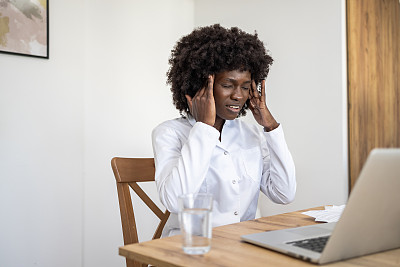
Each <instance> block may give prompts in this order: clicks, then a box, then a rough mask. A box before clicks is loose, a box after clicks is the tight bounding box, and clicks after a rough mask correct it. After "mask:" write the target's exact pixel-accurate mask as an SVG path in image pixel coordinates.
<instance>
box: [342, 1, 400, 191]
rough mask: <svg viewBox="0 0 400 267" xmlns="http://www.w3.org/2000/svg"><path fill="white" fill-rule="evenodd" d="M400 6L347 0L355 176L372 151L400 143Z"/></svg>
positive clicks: (351, 171)
mask: <svg viewBox="0 0 400 267" xmlns="http://www.w3.org/2000/svg"><path fill="white" fill-rule="evenodd" d="M399 10H400V4H399V1H398V0H363V1H358V0H347V46H348V48H347V49H348V116H349V118H348V122H349V161H350V162H349V163H350V164H349V166H350V168H349V175H350V188H352V187H353V185H354V183H355V182H356V179H357V177H358V175H359V173H360V170H361V168H362V166H363V164H364V163H365V160H366V159H367V156H368V154H369V152H370V151H371V150H372V149H373V148H375V147H400V108H399V104H400V67H399V65H400V12H399Z"/></svg>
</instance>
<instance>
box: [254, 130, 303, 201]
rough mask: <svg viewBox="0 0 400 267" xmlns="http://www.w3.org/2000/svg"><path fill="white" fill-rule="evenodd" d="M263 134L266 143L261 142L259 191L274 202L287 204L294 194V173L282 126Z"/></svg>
mask: <svg viewBox="0 0 400 267" xmlns="http://www.w3.org/2000/svg"><path fill="white" fill-rule="evenodd" d="M263 134H264V136H265V140H266V144H263V151H264V153H263V154H264V158H263V162H264V166H263V176H262V179H261V191H262V192H263V193H264V194H265V195H267V196H268V198H269V199H271V200H272V201H273V202H275V203H279V204H288V203H290V202H292V201H293V200H294V197H295V194H296V174H295V165H294V162H293V158H292V155H291V154H290V151H289V149H288V146H287V144H286V141H285V137H284V133H283V129H282V126H281V125H280V126H278V128H276V129H274V130H273V131H270V132H264V133H263Z"/></svg>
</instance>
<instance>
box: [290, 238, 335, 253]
mask: <svg viewBox="0 0 400 267" xmlns="http://www.w3.org/2000/svg"><path fill="white" fill-rule="evenodd" d="M328 239H329V236H321V237H316V238H308V239H303V240H298V241H291V242H287V243H286V244H289V245H292V246H296V247H301V248H305V249H309V250H312V251H315V252H319V253H321V252H322V250H324V247H325V245H326V242H327V241H328Z"/></svg>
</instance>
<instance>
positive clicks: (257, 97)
mask: <svg viewBox="0 0 400 267" xmlns="http://www.w3.org/2000/svg"><path fill="white" fill-rule="evenodd" d="M249 99H250V101H249V102H250V103H249V108H250V110H251V112H252V113H253V116H254V119H255V120H256V121H257V123H258V124H260V125H261V126H263V127H264V130H265V131H267V132H269V131H272V130H273V129H275V128H277V127H278V126H279V123H278V122H277V121H276V120H275V118H274V117H273V116H272V114H271V112H270V111H269V109H268V107H267V104H266V100H265V80H262V81H261V94H260V93H259V92H258V90H257V85H256V82H255V81H254V80H253V81H252V82H251V89H250V95H249Z"/></svg>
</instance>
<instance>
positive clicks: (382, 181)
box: [242, 149, 400, 264]
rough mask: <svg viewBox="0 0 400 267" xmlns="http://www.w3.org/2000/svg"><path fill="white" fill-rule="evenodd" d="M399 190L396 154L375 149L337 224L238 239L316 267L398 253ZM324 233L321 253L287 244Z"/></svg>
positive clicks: (398, 154) (399, 160) (399, 158)
mask: <svg viewBox="0 0 400 267" xmlns="http://www.w3.org/2000/svg"><path fill="white" fill-rule="evenodd" d="M399 191H400V149H374V150H372V151H371V153H370V155H369V156H368V158H367V161H366V163H365V164H364V167H363V169H362V171H361V173H360V176H359V178H358V180H357V182H356V184H355V186H354V188H353V190H352V192H351V194H350V197H349V200H348V202H347V205H346V208H345V209H344V211H343V214H342V216H341V218H340V220H339V222H337V223H328V224H318V225H312V226H305V227H298V228H292V229H283V230H277V231H270V232H263V233H256V234H250V235H244V236H242V239H243V240H245V241H247V242H250V243H253V244H256V245H259V246H263V247H266V248H270V249H273V250H276V251H279V252H282V253H285V254H288V255H291V256H295V257H298V258H301V259H304V260H308V261H312V262H318V263H320V264H323V263H328V262H333V261H338V260H343V259H348V258H352V257H356V256H361V255H366V254H370V253H375V252H380V251H384V250H388V249H392V248H397V247H400V227H399V225H400V206H399V205H398V203H400V193H399ZM332 229H333V232H332ZM331 232H332V233H331ZM329 234H331V236H330V238H329V241H328V243H327V244H326V246H325V248H324V250H323V252H322V253H316V252H312V251H309V250H306V249H303V248H298V247H294V246H291V245H288V244H286V243H287V242H290V241H293V240H300V239H305V238H308V237H309V238H311V237H317V236H324V235H325V236H326V235H329Z"/></svg>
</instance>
